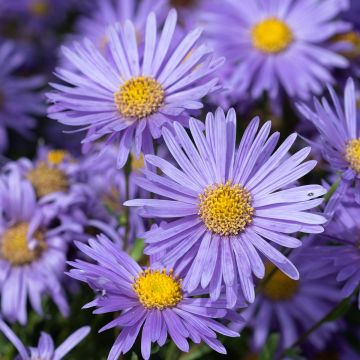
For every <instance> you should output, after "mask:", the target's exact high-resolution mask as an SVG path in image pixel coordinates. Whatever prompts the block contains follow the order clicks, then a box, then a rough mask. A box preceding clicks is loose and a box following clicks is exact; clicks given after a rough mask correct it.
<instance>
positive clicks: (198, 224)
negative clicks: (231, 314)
mask: <svg viewBox="0 0 360 360" xmlns="http://www.w3.org/2000/svg"><path fill="white" fill-rule="evenodd" d="M258 127H259V119H258V118H255V119H254V120H253V121H252V122H251V123H250V125H249V126H248V128H247V129H246V131H245V133H244V135H243V138H242V140H241V143H240V146H239V147H238V148H236V146H235V143H236V139H235V137H236V135H235V134H236V114H235V111H234V110H230V111H229V112H228V114H227V116H226V118H225V114H224V112H223V111H222V110H221V109H218V110H217V112H216V113H215V116H214V115H213V114H211V113H209V114H208V116H207V118H206V124H205V128H206V135H205V136H204V134H203V131H202V127H201V125H200V124H199V123H198V122H197V121H196V120H195V119H190V131H191V135H192V137H193V139H194V141H195V145H194V143H193V142H192V140H191V139H190V137H189V136H188V135H187V134H186V132H185V129H184V128H183V127H182V126H181V125H180V124H178V123H175V124H174V126H173V133H172V132H171V131H170V130H168V129H163V137H164V140H165V143H166V145H167V147H168V148H169V151H170V152H171V154H172V156H173V158H174V159H175V162H176V163H177V164H178V165H179V167H180V169H179V168H177V167H175V166H174V165H173V164H172V163H170V162H168V161H166V160H163V159H161V158H160V157H158V156H154V155H147V156H146V162H147V163H148V164H150V165H153V166H155V167H157V168H158V169H160V170H161V173H162V174H163V175H158V174H157V172H156V171H151V170H147V169H145V170H144V171H143V172H144V175H145V178H138V180H137V183H138V184H139V186H141V187H143V188H144V189H146V190H148V191H151V192H153V193H155V194H157V195H159V196H160V197H162V198H166V199H137V200H130V201H128V202H126V203H125V205H127V206H140V207H142V210H143V215H144V216H147V217H156V218H164V219H166V218H170V219H171V218H172V219H173V218H178V219H177V220H174V221H171V222H169V223H168V224H167V225H166V226H161V227H160V228H159V229H155V230H150V231H148V232H147V233H146V234H145V235H144V236H145V241H146V242H147V244H148V246H147V248H146V253H147V254H156V253H158V252H160V251H166V255H164V257H163V262H164V265H168V264H169V263H170V262H172V261H180V262H181V264H183V265H182V266H183V267H184V266H185V264H187V265H188V271H187V275H186V276H185V278H184V282H183V286H184V288H186V289H187V290H188V291H192V290H195V289H196V288H197V287H198V286H199V285H201V286H202V288H204V289H205V288H207V287H208V286H209V290H210V294H211V296H212V298H213V299H216V298H218V296H219V294H220V290H221V287H222V285H225V287H226V295H227V297H228V304H229V306H233V305H234V304H235V303H236V299H237V296H238V291H237V285H238V283H239V281H240V284H241V287H242V290H243V292H244V294H245V297H246V299H248V300H249V301H251V302H252V301H254V297H255V294H254V286H253V281H252V273H253V274H255V276H256V277H258V278H262V277H263V276H264V274H265V267H264V264H263V261H262V259H261V257H260V256H259V254H258V251H259V252H260V253H261V254H263V255H264V256H265V257H266V258H268V259H269V260H270V261H272V262H273V263H274V264H275V265H276V266H277V267H278V268H279V269H280V270H282V271H283V272H284V273H285V274H287V275H288V276H289V277H290V278H292V279H297V278H298V271H297V270H296V268H295V267H294V265H293V264H292V263H291V262H290V261H289V260H288V259H287V258H286V257H285V256H284V255H283V254H282V253H281V252H279V251H278V250H277V249H276V248H275V247H273V246H271V245H270V244H269V242H268V241H270V242H273V243H275V244H277V245H282V246H285V247H290V248H292V247H297V246H300V245H301V242H300V241H299V240H298V239H296V238H295V237H292V236H290V235H289V234H292V233H296V232H298V231H301V232H304V233H318V232H322V231H323V228H322V226H321V225H320V224H322V223H324V222H325V219H324V218H323V217H322V216H320V215H317V214H313V213H309V212H308V211H306V210H310V209H312V208H314V207H316V206H318V205H319V204H320V203H321V202H322V199H316V198H317V197H319V196H321V195H323V194H324V193H325V192H326V190H325V189H324V188H323V187H322V186H320V185H306V186H294V185H293V184H294V182H295V181H297V180H298V179H299V178H301V177H302V176H304V175H305V174H307V173H308V172H309V171H311V170H312V169H313V168H314V166H315V165H316V161H307V162H304V163H303V161H304V159H305V158H306V157H307V156H308V154H309V152H310V148H305V149H302V150H300V151H298V152H297V153H296V154H295V155H293V156H289V155H288V151H289V149H290V147H291V146H292V144H293V143H294V141H295V139H296V134H293V135H291V136H289V137H288V138H287V139H286V140H285V142H284V143H283V144H282V145H281V146H280V147H279V148H278V150H276V151H275V152H274V153H273V151H274V149H275V147H276V144H277V142H278V139H279V133H274V134H273V135H271V136H270V137H269V138H268V136H269V133H270V128H271V122H270V121H269V122H267V123H266V124H265V125H264V126H263V127H262V128H261V129H260V130H259V132H258V134H257V131H258ZM272 153H273V154H272ZM284 188H286V189H284ZM205 264H206V266H205Z"/></svg>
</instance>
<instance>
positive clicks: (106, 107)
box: [48, 10, 222, 167]
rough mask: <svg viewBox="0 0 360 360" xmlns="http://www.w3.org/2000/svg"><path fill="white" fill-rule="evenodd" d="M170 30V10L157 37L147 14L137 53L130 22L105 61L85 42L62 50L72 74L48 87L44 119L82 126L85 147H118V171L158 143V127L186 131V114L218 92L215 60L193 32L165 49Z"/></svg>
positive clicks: (61, 72) (113, 39) (117, 33)
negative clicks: (101, 142) (176, 125)
mask: <svg viewBox="0 0 360 360" xmlns="http://www.w3.org/2000/svg"><path fill="white" fill-rule="evenodd" d="M176 22H177V15H176V11H175V10H172V11H170V12H169V15H168V17H167V19H166V21H165V24H164V26H163V29H162V32H161V33H160V34H157V26H156V18H155V15H154V13H151V14H150V15H149V16H148V17H147V21H146V32H145V44H144V46H140V45H138V44H137V42H136V32H135V28H134V25H133V24H132V23H131V22H130V21H126V22H125V25H124V26H121V25H117V26H113V27H110V28H109V29H108V31H107V36H108V38H109V48H110V52H109V54H108V55H105V57H104V56H103V55H102V54H101V53H100V51H99V50H98V49H97V48H96V46H95V45H94V44H93V43H91V42H90V41H88V40H85V41H84V42H83V43H82V44H75V45H74V47H73V49H69V48H65V49H64V54H65V56H66V57H67V58H68V60H69V61H70V62H71V63H72V64H73V65H74V66H75V68H76V71H66V70H65V69H58V70H57V75H58V77H59V78H60V79H62V80H64V81H65V82H67V83H68V84H69V86H63V85H58V84H53V87H54V88H55V89H57V91H56V92H53V93H50V94H48V97H49V99H50V101H51V102H52V103H53V104H54V105H53V106H51V107H50V108H49V116H50V117H51V118H53V119H56V120H58V121H59V122H61V123H63V124H66V125H71V126H83V127H84V129H87V130H88V133H87V136H86V137H85V139H84V142H93V141H95V140H98V139H101V138H104V137H106V138H107V139H108V142H113V141H116V142H119V155H118V166H119V167H122V166H123V165H124V164H125V162H126V160H127V158H128V155H129V152H130V149H131V148H132V149H134V151H135V154H136V156H137V157H139V155H140V152H141V151H142V152H144V153H149V152H152V138H158V137H160V136H161V131H160V130H161V127H162V126H163V125H164V124H171V123H172V122H174V121H182V122H185V123H186V120H187V118H188V114H189V112H191V111H193V110H196V109H200V108H202V106H203V105H202V103H201V99H202V98H203V97H204V96H206V95H207V94H209V93H211V92H213V91H215V90H216V89H218V87H219V86H218V80H217V79H216V78H214V77H213V75H212V73H213V72H214V70H215V69H216V68H217V67H218V66H219V65H220V64H221V63H222V59H214V58H213V56H212V51H211V50H210V49H209V48H208V47H207V46H205V45H201V44H200V43H199V41H200V37H201V30H200V29H195V30H194V31H192V32H190V33H189V34H188V35H187V36H185V38H184V39H183V40H182V41H181V42H180V43H178V44H177V43H176V44H175V43H172V40H173V35H174V31H175V29H176ZM157 39H158V40H157ZM80 79H81V80H80ZM79 80H80V81H79Z"/></svg>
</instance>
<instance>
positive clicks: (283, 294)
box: [263, 264, 299, 301]
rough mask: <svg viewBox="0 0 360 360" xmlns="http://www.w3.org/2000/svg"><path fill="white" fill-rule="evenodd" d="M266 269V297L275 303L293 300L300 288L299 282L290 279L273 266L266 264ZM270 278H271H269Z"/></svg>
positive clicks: (264, 290)
mask: <svg viewBox="0 0 360 360" xmlns="http://www.w3.org/2000/svg"><path fill="white" fill-rule="evenodd" d="M265 269H266V272H265V273H266V276H265V280H264V281H265V285H264V289H263V292H264V294H265V296H267V297H268V298H269V299H271V300H273V301H284V300H289V299H291V298H292V297H293V296H294V295H295V294H296V292H297V290H298V288H299V282H298V281H295V280H293V279H290V278H289V277H288V276H286V275H285V274H284V273H282V272H281V271H280V270H278V269H276V268H275V266H274V265H272V264H266V266H265ZM270 274H271V275H270ZM269 276H271V277H270V278H269Z"/></svg>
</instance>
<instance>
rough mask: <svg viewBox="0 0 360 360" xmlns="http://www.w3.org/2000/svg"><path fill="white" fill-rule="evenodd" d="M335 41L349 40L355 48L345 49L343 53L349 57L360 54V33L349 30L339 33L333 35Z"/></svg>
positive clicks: (353, 57) (355, 56)
mask: <svg viewBox="0 0 360 360" xmlns="http://www.w3.org/2000/svg"><path fill="white" fill-rule="evenodd" d="M333 41H334V42H348V43H350V44H351V45H352V46H353V48H352V50H349V51H344V52H343V55H344V56H346V57H348V58H349V59H355V58H357V57H359V56H360V34H359V33H358V32H356V31H349V32H347V33H344V34H339V35H336V36H334V37H333Z"/></svg>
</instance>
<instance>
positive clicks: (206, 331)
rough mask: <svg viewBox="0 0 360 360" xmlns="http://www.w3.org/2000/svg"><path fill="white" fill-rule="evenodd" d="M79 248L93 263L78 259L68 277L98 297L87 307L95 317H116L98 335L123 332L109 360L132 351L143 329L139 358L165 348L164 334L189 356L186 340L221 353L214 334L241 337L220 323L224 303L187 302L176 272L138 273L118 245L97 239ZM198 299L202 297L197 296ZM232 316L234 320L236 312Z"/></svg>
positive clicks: (141, 270) (190, 299) (148, 270)
mask: <svg viewBox="0 0 360 360" xmlns="http://www.w3.org/2000/svg"><path fill="white" fill-rule="evenodd" d="M77 245H78V247H79V249H80V250H81V251H82V252H83V253H84V254H86V255H87V256H88V257H89V258H91V259H93V260H95V261H96V263H97V264H93V263H88V262H85V261H82V260H77V261H75V262H71V263H70V265H72V266H73V267H74V269H72V270H71V271H70V273H69V275H70V276H72V277H74V278H75V279H78V280H80V281H84V282H86V283H88V284H89V285H90V286H91V287H92V288H93V289H94V290H96V291H99V292H101V293H102V295H101V296H99V297H97V298H96V299H95V300H94V301H92V302H91V303H89V304H87V305H86V307H96V308H97V309H96V310H95V311H94V313H95V314H103V313H108V312H119V314H118V315H117V316H116V318H115V320H113V321H112V322H110V323H109V324H107V325H106V326H104V327H103V328H102V329H101V330H100V331H104V330H108V329H111V328H114V327H120V328H121V329H122V330H121V332H120V334H119V336H118V337H117V339H116V341H115V344H114V345H113V347H112V349H111V351H110V354H109V356H108V360H117V359H118V358H119V356H120V355H121V354H124V353H126V352H128V351H129V350H130V348H131V347H132V346H133V344H134V342H135V340H136V338H137V337H138V334H139V332H140V330H141V328H142V334H141V354H142V356H143V357H144V359H149V357H150V351H151V344H152V343H158V345H159V346H163V345H164V344H165V342H166V339H167V337H168V335H169V336H170V338H171V339H172V340H173V341H174V343H175V344H176V346H177V347H178V348H179V349H180V350H182V351H189V344H188V341H187V338H189V339H191V340H192V341H193V342H194V343H200V342H201V341H204V342H205V343H206V344H207V345H209V346H210V347H211V348H213V349H214V350H215V351H218V352H220V353H223V354H225V353H226V350H225V348H224V346H223V345H222V344H221V343H220V341H219V340H217V338H216V332H218V333H220V334H223V335H226V336H232V337H233V336H239V334H238V333H237V332H235V331H232V330H229V329H228V328H227V327H226V326H224V325H222V324H221V323H220V322H218V321H217V320H215V319H217V318H226V317H227V316H228V315H229V316H230V314H228V313H229V312H228V310H227V309H226V308H225V305H226V302H225V301H224V300H223V299H219V300H217V301H211V300H210V299H208V298H206V297H191V296H190V294H188V293H187V292H186V291H185V290H184V289H183V286H182V280H181V278H179V277H178V275H177V273H176V271H174V270H172V269H166V268H158V267H152V266H150V267H147V268H141V267H140V266H139V265H138V264H137V263H136V262H135V261H134V260H133V259H132V258H131V257H130V256H128V255H127V254H126V253H124V252H122V251H121V250H120V249H119V248H118V246H116V245H115V244H114V243H113V242H111V241H110V240H109V239H107V238H106V237H105V236H99V237H98V239H97V240H89V245H84V244H82V243H78V244H77ZM197 295H201V293H198V294H197ZM231 317H236V318H239V317H238V316H236V315H235V314H234V313H232V314H231Z"/></svg>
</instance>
